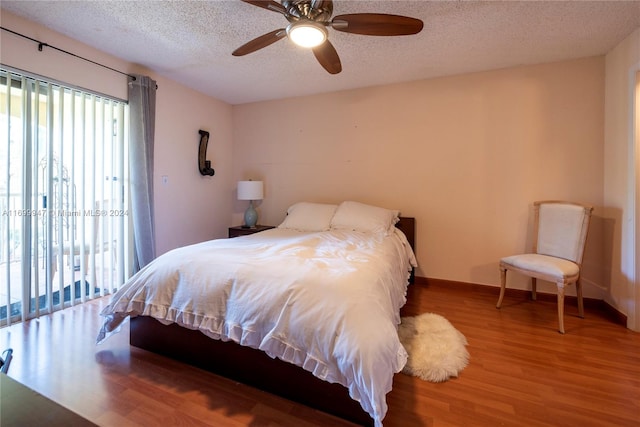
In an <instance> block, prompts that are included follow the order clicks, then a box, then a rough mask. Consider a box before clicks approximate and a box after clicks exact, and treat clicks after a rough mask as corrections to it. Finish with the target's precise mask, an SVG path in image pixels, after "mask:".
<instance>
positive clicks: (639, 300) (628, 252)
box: [604, 28, 640, 330]
mask: <svg viewBox="0 0 640 427" xmlns="http://www.w3.org/2000/svg"><path fill="white" fill-rule="evenodd" d="M638 72H640V28H638V29H637V30H636V31H635V32H633V33H632V34H631V35H630V36H629V37H627V38H626V39H625V40H624V41H622V42H621V43H620V44H619V45H618V46H617V47H616V48H615V49H614V50H612V51H611V52H610V53H609V54H607V56H606V86H605V88H606V89H605V94H606V95H605V144H604V201H605V206H606V210H605V221H606V226H607V228H608V229H609V230H610V233H609V234H610V236H611V240H610V241H607V242H605V244H606V245H607V247H608V248H609V249H610V250H607V253H609V254H610V259H608V260H607V264H608V265H609V266H610V271H609V272H608V279H609V280H610V282H611V292H610V293H609V295H607V297H606V300H607V302H609V303H610V304H611V305H613V306H614V307H616V308H618V309H619V310H620V311H622V312H623V313H625V314H627V315H628V326H629V327H630V328H631V329H635V330H640V312H639V310H640V289H638V288H639V287H640V285H639V284H638V277H636V271H637V270H636V268H637V266H636V263H638V259H637V257H638V253H636V249H635V245H636V238H637V235H636V233H638V228H636V227H640V224H639V223H637V222H636V221H637V219H636V218H637V216H636V210H635V209H640V207H635V203H636V201H635V200H636V197H637V192H638V191H639V187H640V184H638V181H637V179H638V178H637V177H638V174H640V171H638V170H636V169H635V166H634V153H635V151H636V150H638V148H639V147H640V143H639V142H638V141H636V140H635V138H634V121H635V122H638V121H640V119H639V118H638V110H637V109H634V98H635V91H636V89H635V86H636V74H637V73H638ZM636 108H637V107H636ZM634 114H635V117H634ZM634 145H635V148H634ZM634 230H635V231H634Z"/></svg>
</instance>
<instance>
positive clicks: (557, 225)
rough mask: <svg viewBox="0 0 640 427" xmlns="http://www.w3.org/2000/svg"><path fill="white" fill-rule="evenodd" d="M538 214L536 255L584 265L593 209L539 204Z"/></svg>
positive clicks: (536, 213)
mask: <svg viewBox="0 0 640 427" xmlns="http://www.w3.org/2000/svg"><path fill="white" fill-rule="evenodd" d="M533 206H534V212H535V227H536V229H535V230H534V236H535V242H534V252H535V253H538V254H542V255H549V256H553V257H558V258H564V259H567V260H569V261H573V262H575V263H576V264H578V265H580V264H582V255H583V254H584V246H585V243H586V240H587V232H588V230H589V221H590V219H591V212H592V211H593V207H591V206H586V205H582V204H580V203H573V202H565V201H555V200H550V201H539V202H535V203H534V204H533Z"/></svg>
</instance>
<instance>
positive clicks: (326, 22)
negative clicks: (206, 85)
mask: <svg viewBox="0 0 640 427" xmlns="http://www.w3.org/2000/svg"><path fill="white" fill-rule="evenodd" d="M242 1H243V2H245V3H249V4H252V5H254V6H258V7H261V8H263V9H267V10H271V11H273V12H277V13H280V14H282V15H284V17H285V18H287V20H288V21H289V25H287V26H286V27H285V28H279V29H277V30H274V31H271V32H270V33H267V34H264V35H262V36H260V37H257V38H255V39H253V40H251V41H250V42H248V43H245V44H244V45H242V46H240V47H239V48H237V49H236V50H234V51H233V53H232V55H233V56H243V55H247V54H249V53H252V52H255V51H256V50H259V49H262V48H264V47H267V46H269V45H271V44H273V43H275V42H277V41H278V40H280V39H282V38H284V37H289V39H291V40H292V41H293V42H294V43H296V44H298V45H300V46H303V47H306V48H310V49H311V50H312V51H313V54H314V56H315V57H316V59H317V60H318V62H319V63H320V65H322V66H323V67H324V69H325V70H327V71H328V72H329V73H331V74H338V73H339V72H340V71H342V64H341V63H340V58H339V57H338V53H337V52H336V49H335V48H334V47H333V45H332V44H331V42H329V40H328V37H329V33H328V31H327V27H332V28H333V29H334V30H337V31H343V32H345V33H351V34H362V35H367V36H405V35H411V34H417V33H419V32H420V31H421V30H422V27H423V23H422V21H421V20H419V19H415V18H409V17H407V16H400V15H389V14H384V13H352V14H347V15H338V16H334V17H333V19H331V15H332V14H333V0H281V2H280V3H278V2H276V1H273V0H242Z"/></svg>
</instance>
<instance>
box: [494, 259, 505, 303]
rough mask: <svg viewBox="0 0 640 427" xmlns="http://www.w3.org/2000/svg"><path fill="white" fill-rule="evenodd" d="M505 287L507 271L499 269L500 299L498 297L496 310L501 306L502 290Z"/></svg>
mask: <svg viewBox="0 0 640 427" xmlns="http://www.w3.org/2000/svg"><path fill="white" fill-rule="evenodd" d="M506 287H507V269H506V268H500V297H498V303H497V304H496V308H500V306H501V305H502V299H503V298H504V290H505V288H506Z"/></svg>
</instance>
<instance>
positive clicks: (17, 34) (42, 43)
mask: <svg viewBox="0 0 640 427" xmlns="http://www.w3.org/2000/svg"><path fill="white" fill-rule="evenodd" d="M0 29H2V30H4V31H7V32H9V33H11V34H15V35H16V36H20V37H22V38H25V39H27V40H31V41H32V42H35V43H38V50H39V51H40V52H42V48H44V47H50V48H51V49H55V50H57V51H58V52H62V53H66V54H67V55H71V56H74V57H76V58H78V59H82V60H83V61H87V62H90V63H92V64H94V65H98V66H100V67H103V68H106V69H108V70H111V71H115V72H116V73H120V74H123V75H125V76H127V77H130V78H132V79H133V81H135V80H136V76H132V75H131V74H127V73H125V72H122V71H120V70H116V69H115V68H111V67H109V66H107V65H104V64H101V63H99V62H95V61H92V60H90V59H87V58H84V57H82V56H80V55H76V54H75V53H72V52H69V51H66V50H64V49H60V48H59V47H55V46H51V45H50V44H47V43H44V42H41V41H40V40H36V39H34V38H31V37H29V36H25V35H24V34H20V33H18V32H16V31H13V30H10V29H8V28H5V27H2V26H0Z"/></svg>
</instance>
